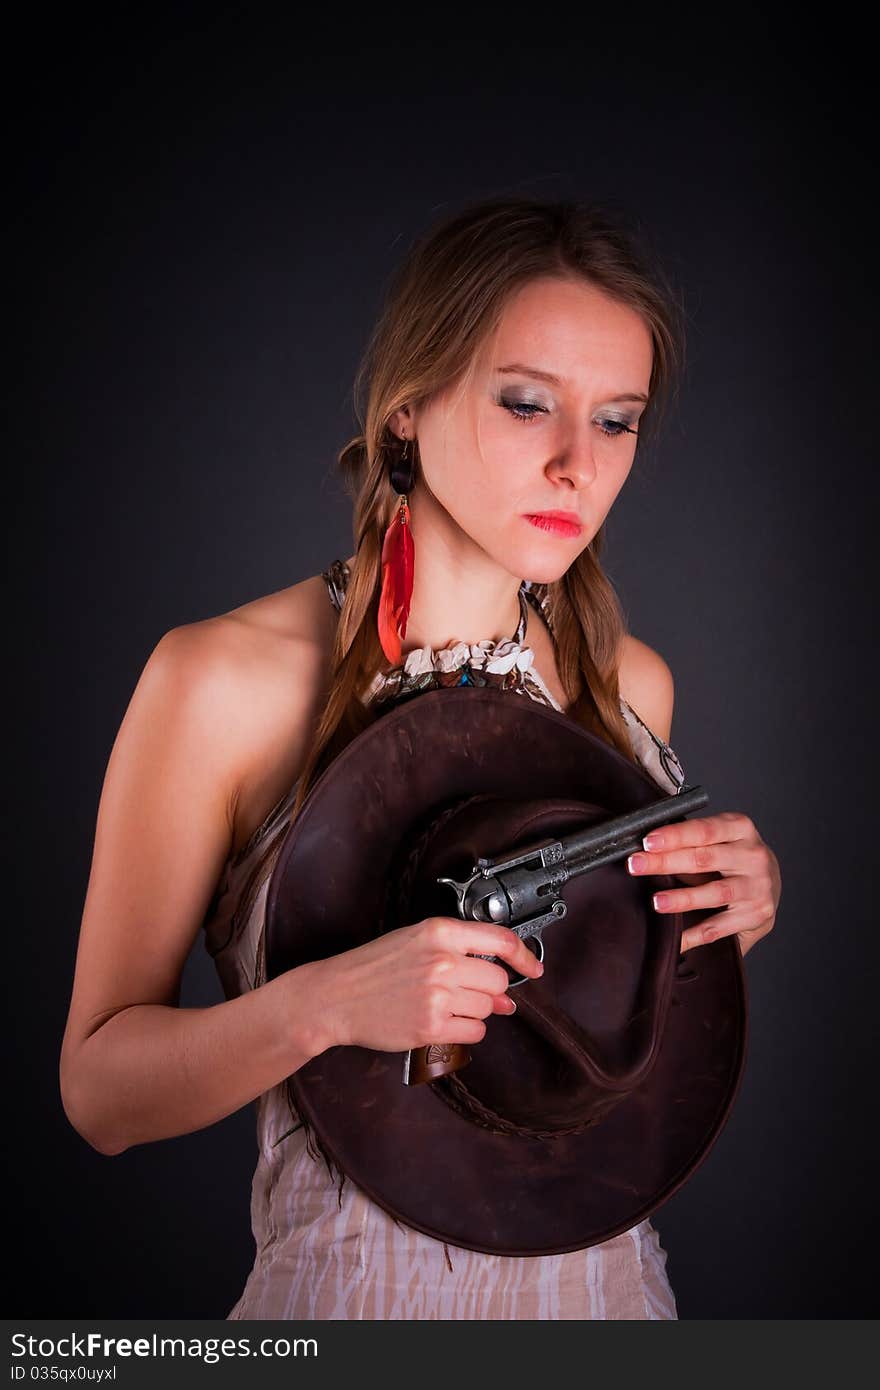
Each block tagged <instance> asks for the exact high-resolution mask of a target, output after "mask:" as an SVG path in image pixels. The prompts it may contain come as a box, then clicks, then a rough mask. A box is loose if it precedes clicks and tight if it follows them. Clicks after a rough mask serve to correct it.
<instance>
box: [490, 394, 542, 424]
mask: <svg viewBox="0 0 880 1390" xmlns="http://www.w3.org/2000/svg"><path fill="white" fill-rule="evenodd" d="M499 405H502V406H503V407H504V409H505V410H507V411H509V412H510V414H511V415H512V416H513V418H514V420H522V421H523V422H524V423H527V422H528V421H529V420H534V418H535V414H539V415H546V414H547V413H548V412H547V411H546V410H545V408H544V406H542V405H535V403H534V401H511V400H505V399H504V397H503V396H502V398H501V400H500V401H499ZM521 411H528V412H529V413H528V414H520V412H521Z"/></svg>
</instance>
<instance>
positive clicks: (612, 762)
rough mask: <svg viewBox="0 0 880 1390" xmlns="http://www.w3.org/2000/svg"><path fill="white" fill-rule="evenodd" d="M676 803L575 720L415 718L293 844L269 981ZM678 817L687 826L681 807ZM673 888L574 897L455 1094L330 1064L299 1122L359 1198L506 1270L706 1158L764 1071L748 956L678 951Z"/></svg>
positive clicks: (628, 881) (368, 748)
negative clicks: (670, 910) (486, 871)
mask: <svg viewBox="0 0 880 1390" xmlns="http://www.w3.org/2000/svg"><path fill="white" fill-rule="evenodd" d="M658 799H659V793H658V788H657V786H656V785H655V783H654V782H653V781H652V780H651V779H650V777H648V775H647V774H646V773H645V772H644V771H643V770H642V769H641V768H640V767H638V766H636V765H634V764H633V763H631V762H630V761H629V760H628V759H626V758H624V757H623V756H622V755H621V754H620V753H619V752H618V751H617V750H616V749H615V748H612V747H611V746H610V745H609V744H607V743H605V742H604V740H602V739H600V738H598V737H596V736H595V735H593V734H591V733H588V732H587V731H586V730H585V729H583V728H582V727H581V726H580V725H578V724H576V723H575V722H574V721H573V720H572V719H570V718H569V717H568V716H567V715H565V714H562V713H560V712H559V711H557V710H554V709H550V708H548V707H545V706H543V705H539V704H538V703H537V702H534V701H532V700H530V699H528V697H524V696H522V695H514V694H511V693H510V692H505V691H502V690H497V689H493V688H487V687H482V688H474V689H471V688H468V689H459V688H457V687H451V688H447V689H441V690H434V691H429V692H423V693H421V694H419V696H418V698H413V699H408V700H403V701H402V702H400V703H399V704H397V705H396V706H394V707H392V708H391V710H390V711H388V712H386V713H384V714H382V715H380V717H379V718H377V720H376V722H375V723H373V724H371V725H370V726H369V727H368V728H367V729H365V730H364V731H363V732H361V733H359V734H358V735H357V736H356V737H355V738H354V739H353V740H352V741H351V742H350V743H349V744H348V746H347V747H345V748H344V749H343V750H342V752H341V753H340V754H338V756H337V757H336V758H335V759H334V761H333V762H332V763H331V764H330V765H329V767H327V768H326V769H325V771H324V772H323V773H322V774H321V776H320V778H319V779H318V781H317V782H316V783H315V785H314V786H313V787H312V789H311V791H310V793H309V796H308V798H307V799H306V801H305V802H304V804H303V807H302V810H301V812H300V814H299V816H298V817H297V819H296V820H295V821H294V823H293V825H292V826H291V827H290V829H289V830H288V831H287V833H286V838H285V841H284V844H283V845H282V848H281V851H280V854H279V857H278V860H277V862H276V864H275V867H274V870H273V872H272V877H271V880H270V883H269V889H268V896H267V902H266V928H265V931H266V942H265V944H266V966H267V975H268V977H269V978H273V977H274V976H276V975H279V974H281V973H282V972H283V971H285V970H288V969H291V968H293V967H295V966H297V965H300V964H303V963H305V962H307V961H312V960H319V959H325V958H327V957H329V956H333V955H336V954H338V953H340V952H343V951H347V950H350V949H353V948H354V947H357V946H360V945H362V944H363V943H365V942H366V941H369V940H371V939H373V938H374V937H375V936H377V935H379V934H380V933H382V932H385V931H391V930H394V929H396V928H397V927H401V926H405V925H408V924H409V923H412V922H417V921H421V920H422V919H423V918H425V917H428V916H450V917H455V916H457V915H458V913H457V909H456V902H455V897H454V895H453V894H452V892H451V889H450V887H449V885H444V884H441V883H438V879H439V878H441V877H444V876H448V877H452V878H455V879H458V880H461V879H463V878H466V877H467V876H468V874H470V872H471V871H472V869H473V868H474V866H475V863H476V860H477V858H480V857H483V858H497V857H498V856H499V855H502V854H513V853H514V852H515V851H517V850H519V849H523V848H529V847H531V846H533V845H535V844H536V843H547V842H549V841H553V840H554V839H556V838H558V837H562V836H567V835H569V834H570V833H571V832H572V831H573V830H578V829H580V828H582V827H585V826H596V825H599V824H600V823H602V822H605V821H608V820H610V819H612V818H615V817H619V816H621V815H626V814H627V813H629V812H633V811H637V810H639V809H640V808H643V807H646V806H648V805H649V804H651V803H656V802H657V801H658ZM669 802H670V808H669V809H670V815H669V816H668V819H669V820H677V819H682V818H683V817H682V816H681V815H677V814H675V810H676V808H675V802H676V798H675V797H674V796H672V797H669ZM674 886H675V882H674V880H673V879H672V878H671V877H669V876H666V875H662V876H659V875H658V876H654V877H650V878H645V877H641V878H633V877H632V876H631V875H630V874H628V873H627V871H626V864H625V861H621V860H615V861H614V862H607V863H603V864H601V865H600V866H599V867H596V868H594V869H592V870H591V871H590V872H588V873H583V874H581V875H580V876H577V877H572V878H571V879H570V880H569V881H568V882H566V883H565V884H564V886H563V887H562V888H561V889H560V890H559V893H560V895H561V897H562V898H563V899H564V901H565V904H566V909H567V910H566V912H565V915H564V917H563V919H562V920H559V921H558V922H555V923H553V924H552V925H551V926H550V927H548V928H547V929H546V931H545V934H544V950H545V958H544V963H545V972H544V975H543V976H542V977H541V978H540V979H537V980H532V979H529V980H527V981H526V982H525V983H523V984H521V985H519V986H518V987H517V988H516V991H515V994H514V996H513V997H515V998H516V1001H517V1006H518V1007H517V1012H516V1013H515V1014H513V1015H511V1016H501V1015H491V1016H490V1017H489V1018H488V1019H487V1020H486V1024H487V1031H486V1035H485V1037H484V1038H483V1040H482V1041H481V1042H479V1043H477V1044H474V1045H473V1047H472V1060H471V1061H470V1063H469V1064H468V1065H467V1066H466V1067H465V1068H464V1069H462V1070H461V1071H458V1072H456V1073H455V1074H454V1075H449V1076H443V1077H442V1078H440V1079H438V1080H435V1081H431V1082H429V1083H428V1084H424V1085H415V1086H413V1085H405V1084H404V1083H403V1078H402V1071H401V1055H400V1054H398V1053H388V1052H377V1051H373V1050H370V1049H367V1048H362V1047H356V1046H351V1047H343V1046H338V1047H331V1048H329V1049H328V1050H327V1051H325V1052H323V1053H321V1054H320V1055H319V1056H317V1057H315V1058H313V1059H312V1060H311V1061H310V1062H308V1063H307V1064H306V1065H305V1066H303V1067H301V1068H300V1069H299V1070H298V1071H297V1072H295V1073H294V1074H293V1076H292V1077H291V1078H290V1080H289V1085H290V1088H291V1093H292V1098H293V1101H294V1104H295V1105H296V1107H297V1109H298V1111H299V1114H300V1115H301V1117H302V1118H304V1119H305V1120H306V1121H307V1122H308V1124H309V1125H310V1127H311V1128H312V1130H313V1131H314V1132H315V1134H316V1135H317V1136H318V1138H319V1140H320V1143H321V1146H322V1148H323V1149H324V1151H325V1153H327V1154H328V1155H329V1156H330V1157H331V1158H332V1160H333V1162H334V1163H335V1164H336V1166H337V1167H338V1169H339V1170H340V1171H341V1172H344V1173H345V1174H346V1175H347V1176H348V1177H349V1178H350V1179H351V1180H352V1181H353V1182H354V1183H356V1184H357V1185H358V1186H359V1187H360V1188H361V1189H362V1190H363V1191H364V1192H366V1193H367V1194H368V1195H369V1196H370V1197H371V1198H373V1200H374V1201H376V1202H377V1203H378V1204H379V1205H380V1206H381V1207H383V1208H384V1209H385V1210H386V1211H388V1212H389V1213H390V1214H391V1215H392V1216H394V1217H395V1218H396V1219H397V1220H399V1221H401V1222H403V1223H404V1224H406V1225H409V1226H411V1227H414V1228H415V1229H416V1230H419V1231H422V1232H424V1233H426V1234H427V1235H430V1236H433V1237H435V1238H436V1239H438V1240H443V1241H447V1242H448V1243H450V1244H453V1245H459V1246H463V1247H464V1248H466V1249H471V1250H479V1251H484V1252H487V1253H490V1254H503V1255H526V1256H528V1255H541V1254H561V1253H563V1252H565V1251H569V1250H577V1249H580V1248H583V1247H585V1246H589V1245H594V1244H597V1243H599V1242H601V1241H604V1240H608V1239H610V1238H611V1237H612V1236H614V1235H616V1234H618V1233H619V1232H621V1231H624V1230H627V1229H629V1228H630V1227H631V1226H633V1225H635V1224H636V1223H638V1222H639V1221H641V1220H643V1219H644V1218H645V1217H647V1216H649V1215H650V1214H651V1213H652V1212H654V1211H656V1209H657V1208H658V1207H659V1206H661V1204H662V1203H663V1202H665V1201H666V1200H667V1199H668V1198H669V1197H670V1196H671V1195H672V1194H673V1193H674V1192H675V1191H676V1190H677V1189H678V1188H679V1187H681V1185H682V1184H683V1183H684V1182H685V1181H686V1179H687V1178H688V1177H690V1175H691V1174H692V1173H693V1172H694V1170H695V1169H696V1168H697V1166H698V1165H699V1164H700V1163H701V1162H702V1161H703V1159H704V1158H705V1157H706V1155H707V1153H708V1152H709V1149H710V1148H711V1146H712V1144H713V1143H714V1141H715V1140H716V1138H717V1137H718V1134H719V1133H720V1131H721V1129H722V1127H723V1125H724V1123H725V1121H726V1120H727V1118H728V1115H729V1113H730V1109H731V1106H732V1104H733V1101H734V1099H735V1097H736V1094H737V1091H738V1089H739V1084H740V1080H741V1077H742V1072H743V1067H744V1063H745V1051H746V1031H747V1029H746V1020H747V1007H746V986H745V974H744V970H743V966H742V957H741V953H740V949H739V944H738V942H737V940H736V938H735V937H724V938H721V939H720V940H717V941H714V942H711V943H708V944H707V945H705V946H700V947H699V948H696V949H695V950H692V951H690V952H688V953H686V955H685V956H681V955H680V941H681V933H682V931H683V930H684V928H685V926H686V925H687V920H688V918H690V919H692V920H696V919H697V918H698V917H700V916H705V915H706V914H705V911H703V912H696V911H695V912H693V913H688V914H680V913H679V914H658V913H656V912H655V911H654V908H653V904H652V902H651V895H652V894H653V893H654V892H656V891H657V890H658V889H659V888H663V887H674Z"/></svg>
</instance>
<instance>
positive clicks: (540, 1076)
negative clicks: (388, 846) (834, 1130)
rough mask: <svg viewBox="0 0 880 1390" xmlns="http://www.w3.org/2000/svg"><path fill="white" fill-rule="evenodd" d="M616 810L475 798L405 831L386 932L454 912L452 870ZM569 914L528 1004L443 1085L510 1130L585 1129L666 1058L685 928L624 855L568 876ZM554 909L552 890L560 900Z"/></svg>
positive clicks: (529, 989) (525, 995)
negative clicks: (663, 1043)
mask: <svg viewBox="0 0 880 1390" xmlns="http://www.w3.org/2000/svg"><path fill="white" fill-rule="evenodd" d="M608 818H609V813H608V811H607V810H606V809H605V808H603V807H601V806H598V805H596V804H595V803H594V802H590V801H580V800H575V799H572V798H570V797H565V798H563V797H552V798H544V799H532V800H529V799H516V800H513V799H505V798H502V797H498V796H492V795H479V794H478V795H475V796H471V797H468V798H464V799H462V800H459V801H458V802H455V803H453V804H452V806H450V807H448V808H446V809H445V810H443V811H441V812H440V813H439V814H438V815H435V816H434V817H433V819H432V820H431V821H430V823H429V824H428V826H427V828H426V829H419V831H418V833H416V834H410V835H408V836H406V837H405V838H404V840H403V842H402V844H401V846H400V849H399V851H398V855H397V858H396V861H395V863H394V864H393V866H392V870H391V874H390V875H389V883H390V884H393V885H395V888H394V891H393V892H392V893H390V894H389V902H388V911H387V915H386V930H393V929H394V928H395V927H398V926H403V925H406V924H407V923H409V922H413V921H420V920H422V919H424V918H427V917H431V916H450V915H454V901H455V900H454V897H453V893H452V889H451V888H450V886H449V885H448V884H444V883H441V882H439V881H438V880H439V879H440V878H442V877H450V878H455V879H459V880H463V879H466V878H468V877H469V875H470V874H471V873H472V872H473V870H474V868H475V866H476V861H477V859H478V858H490V859H494V860H498V859H500V858H504V857H507V856H509V855H514V854H517V853H520V852H522V851H523V850H525V849H528V848H530V847H536V846H538V845H541V844H547V843H550V842H552V841H553V840H555V839H558V838H560V837H562V836H565V835H568V834H571V833H572V832H574V831H575V830H578V829H583V828H585V827H589V826H591V825H595V824H597V823H599V822H601V821H603V820H606V819H608ZM565 902H566V907H567V911H566V914H565V916H564V917H563V918H562V919H561V920H560V921H558V922H553V923H551V924H550V925H549V926H547V927H546V928H545V931H546V937H545V971H544V975H543V976H542V977H541V978H540V979H538V980H528V981H527V982H526V983H524V984H522V985H520V986H518V987H517V990H516V1001H517V1012H516V1014H514V1015H512V1016H511V1017H505V1016H499V1015H491V1016H490V1017H489V1018H488V1019H487V1020H486V1036H485V1037H484V1038H483V1039H482V1041H481V1042H480V1045H479V1047H477V1048H474V1050H473V1055H472V1059H471V1061H470V1063H469V1064H468V1066H467V1068H466V1069H464V1070H463V1071H462V1072H460V1073H455V1074H452V1075H449V1076H444V1077H442V1078H440V1079H438V1080H435V1081H432V1082H431V1083H430V1085H431V1086H432V1087H433V1088H434V1090H435V1091H436V1092H437V1093H438V1094H439V1095H441V1096H442V1097H443V1098H444V1099H445V1100H447V1101H448V1102H449V1104H451V1105H452V1106H453V1108H454V1109H456V1110H458V1111H459V1113H460V1114H462V1115H464V1116H465V1117H466V1118H468V1119H470V1120H471V1121H473V1122H474V1123H476V1124H480V1125H483V1126H486V1127H487V1128H490V1129H494V1130H495V1131H496V1132H497V1133H510V1134H520V1135H522V1136H530V1137H533V1138H547V1137H551V1136H552V1135H554V1134H567V1133H580V1132H581V1131H582V1130H584V1129H586V1128H587V1127H588V1126H589V1125H591V1124H595V1123H597V1122H598V1121H599V1120H601V1119H602V1118H603V1117H604V1116H605V1115H606V1114H607V1113H608V1112H609V1111H610V1110H611V1109H612V1108H613V1107H614V1106H615V1105H618V1104H619V1103H620V1102H621V1101H622V1100H624V1099H625V1098H626V1097H627V1096H629V1095H630V1094H631V1093H632V1091H633V1090H634V1089H635V1088H636V1087H637V1086H638V1085H639V1084H640V1083H641V1082H642V1081H644V1080H645V1078H646V1077H647V1076H648V1074H649V1073H650V1070H651V1067H652V1065H653V1063H654V1060H655V1058H656V1055H657V1052H658V1049H659V1045H660V1040H661V1038H662V1033H663V1025H664V1022H665V1018H666V1011H667V1009H668V1007H669V1000H670V998H671V994H672V985H673V980H674V974H675V968H676V964H677V957H678V932H677V931H676V929H675V923H674V921H673V919H672V918H670V917H669V916H666V917H662V916H657V915H656V914H654V913H653V912H652V910H651V907H650V897H649V894H648V892H647V888H646V884H645V882H644V881H643V880H639V879H633V878H632V877H631V876H630V875H629V874H628V873H627V872H626V869H625V867H624V866H623V864H622V863H621V862H619V861H618V862H613V863H607V864H603V865H601V866H599V867H597V868H596V869H593V870H591V871H590V872H589V873H587V874H582V875H580V876H577V877H575V878H572V879H571V880H569V882H568V883H567V884H566V885H565ZM548 907H549V899H548Z"/></svg>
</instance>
